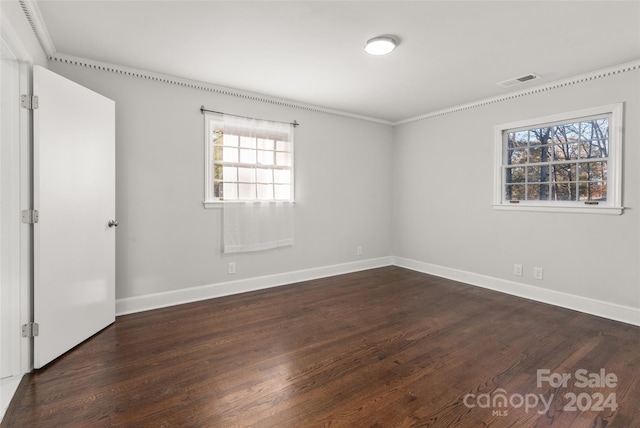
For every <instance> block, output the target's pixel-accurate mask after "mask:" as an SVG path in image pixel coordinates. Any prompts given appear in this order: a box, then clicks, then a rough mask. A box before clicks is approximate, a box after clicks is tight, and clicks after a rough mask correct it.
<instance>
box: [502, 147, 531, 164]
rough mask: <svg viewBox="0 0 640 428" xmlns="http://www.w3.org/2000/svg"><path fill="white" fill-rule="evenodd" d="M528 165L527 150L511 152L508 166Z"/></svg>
mask: <svg viewBox="0 0 640 428" xmlns="http://www.w3.org/2000/svg"><path fill="white" fill-rule="evenodd" d="M523 163H527V149H515V150H509V154H508V158H507V164H509V165H519V164H523Z"/></svg>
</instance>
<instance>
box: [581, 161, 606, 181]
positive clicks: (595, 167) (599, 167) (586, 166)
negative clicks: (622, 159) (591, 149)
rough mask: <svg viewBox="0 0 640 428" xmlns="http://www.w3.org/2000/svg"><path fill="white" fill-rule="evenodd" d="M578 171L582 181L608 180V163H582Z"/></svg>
mask: <svg viewBox="0 0 640 428" xmlns="http://www.w3.org/2000/svg"><path fill="white" fill-rule="evenodd" d="M578 171H580V181H606V180H607V163H606V162H590V163H581V164H580V166H579V168H578Z"/></svg>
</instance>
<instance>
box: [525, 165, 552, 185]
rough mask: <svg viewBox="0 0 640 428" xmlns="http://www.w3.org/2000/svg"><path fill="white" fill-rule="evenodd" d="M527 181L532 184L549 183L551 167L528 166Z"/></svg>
mask: <svg viewBox="0 0 640 428" xmlns="http://www.w3.org/2000/svg"><path fill="white" fill-rule="evenodd" d="M527 181H528V182H530V183H545V182H547V181H549V167H547V166H528V167H527Z"/></svg>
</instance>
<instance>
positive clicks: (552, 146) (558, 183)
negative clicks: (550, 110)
mask: <svg viewBox="0 0 640 428" xmlns="http://www.w3.org/2000/svg"><path fill="white" fill-rule="evenodd" d="M616 110H618V108H617V106H610V107H609V108H601V109H598V110H591V111H582V112H577V113H574V114H568V115H563V116H564V117H560V116H557V117H554V118H546V120H544V121H542V120H538V121H530V123H522V122H521V123H519V124H507V125H502V126H499V127H497V135H496V137H497V138H499V139H500V163H499V177H500V190H499V191H500V195H498V197H497V198H496V199H497V201H496V202H497V204H498V205H503V206H504V205H520V206H522V205H526V206H530V207H531V206H533V207H536V206H537V207H545V206H546V207H553V206H557V207H558V206H559V207H571V206H573V207H585V206H586V207H600V206H602V207H618V208H619V207H620V194H619V183H618V180H619V178H618V177H619V175H620V171H619V169H620V166H619V165H620V162H619V147H618V146H619V145H620V143H619V140H620V137H619V132H618V131H617V129H614V127H615V126H617V125H616V123H617V122H618V120H619V118H618V117H617V115H616V114H615V113H616ZM586 113H593V114H586ZM549 119H552V120H549ZM534 122H535V123H534ZM513 125H516V126H513Z"/></svg>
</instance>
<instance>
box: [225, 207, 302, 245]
mask: <svg viewBox="0 0 640 428" xmlns="http://www.w3.org/2000/svg"><path fill="white" fill-rule="evenodd" d="M288 245H293V204H292V203H291V202H230V203H225V204H224V252H225V253H241V252H247V251H261V250H268V249H271V248H278V247H284V246H288Z"/></svg>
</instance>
